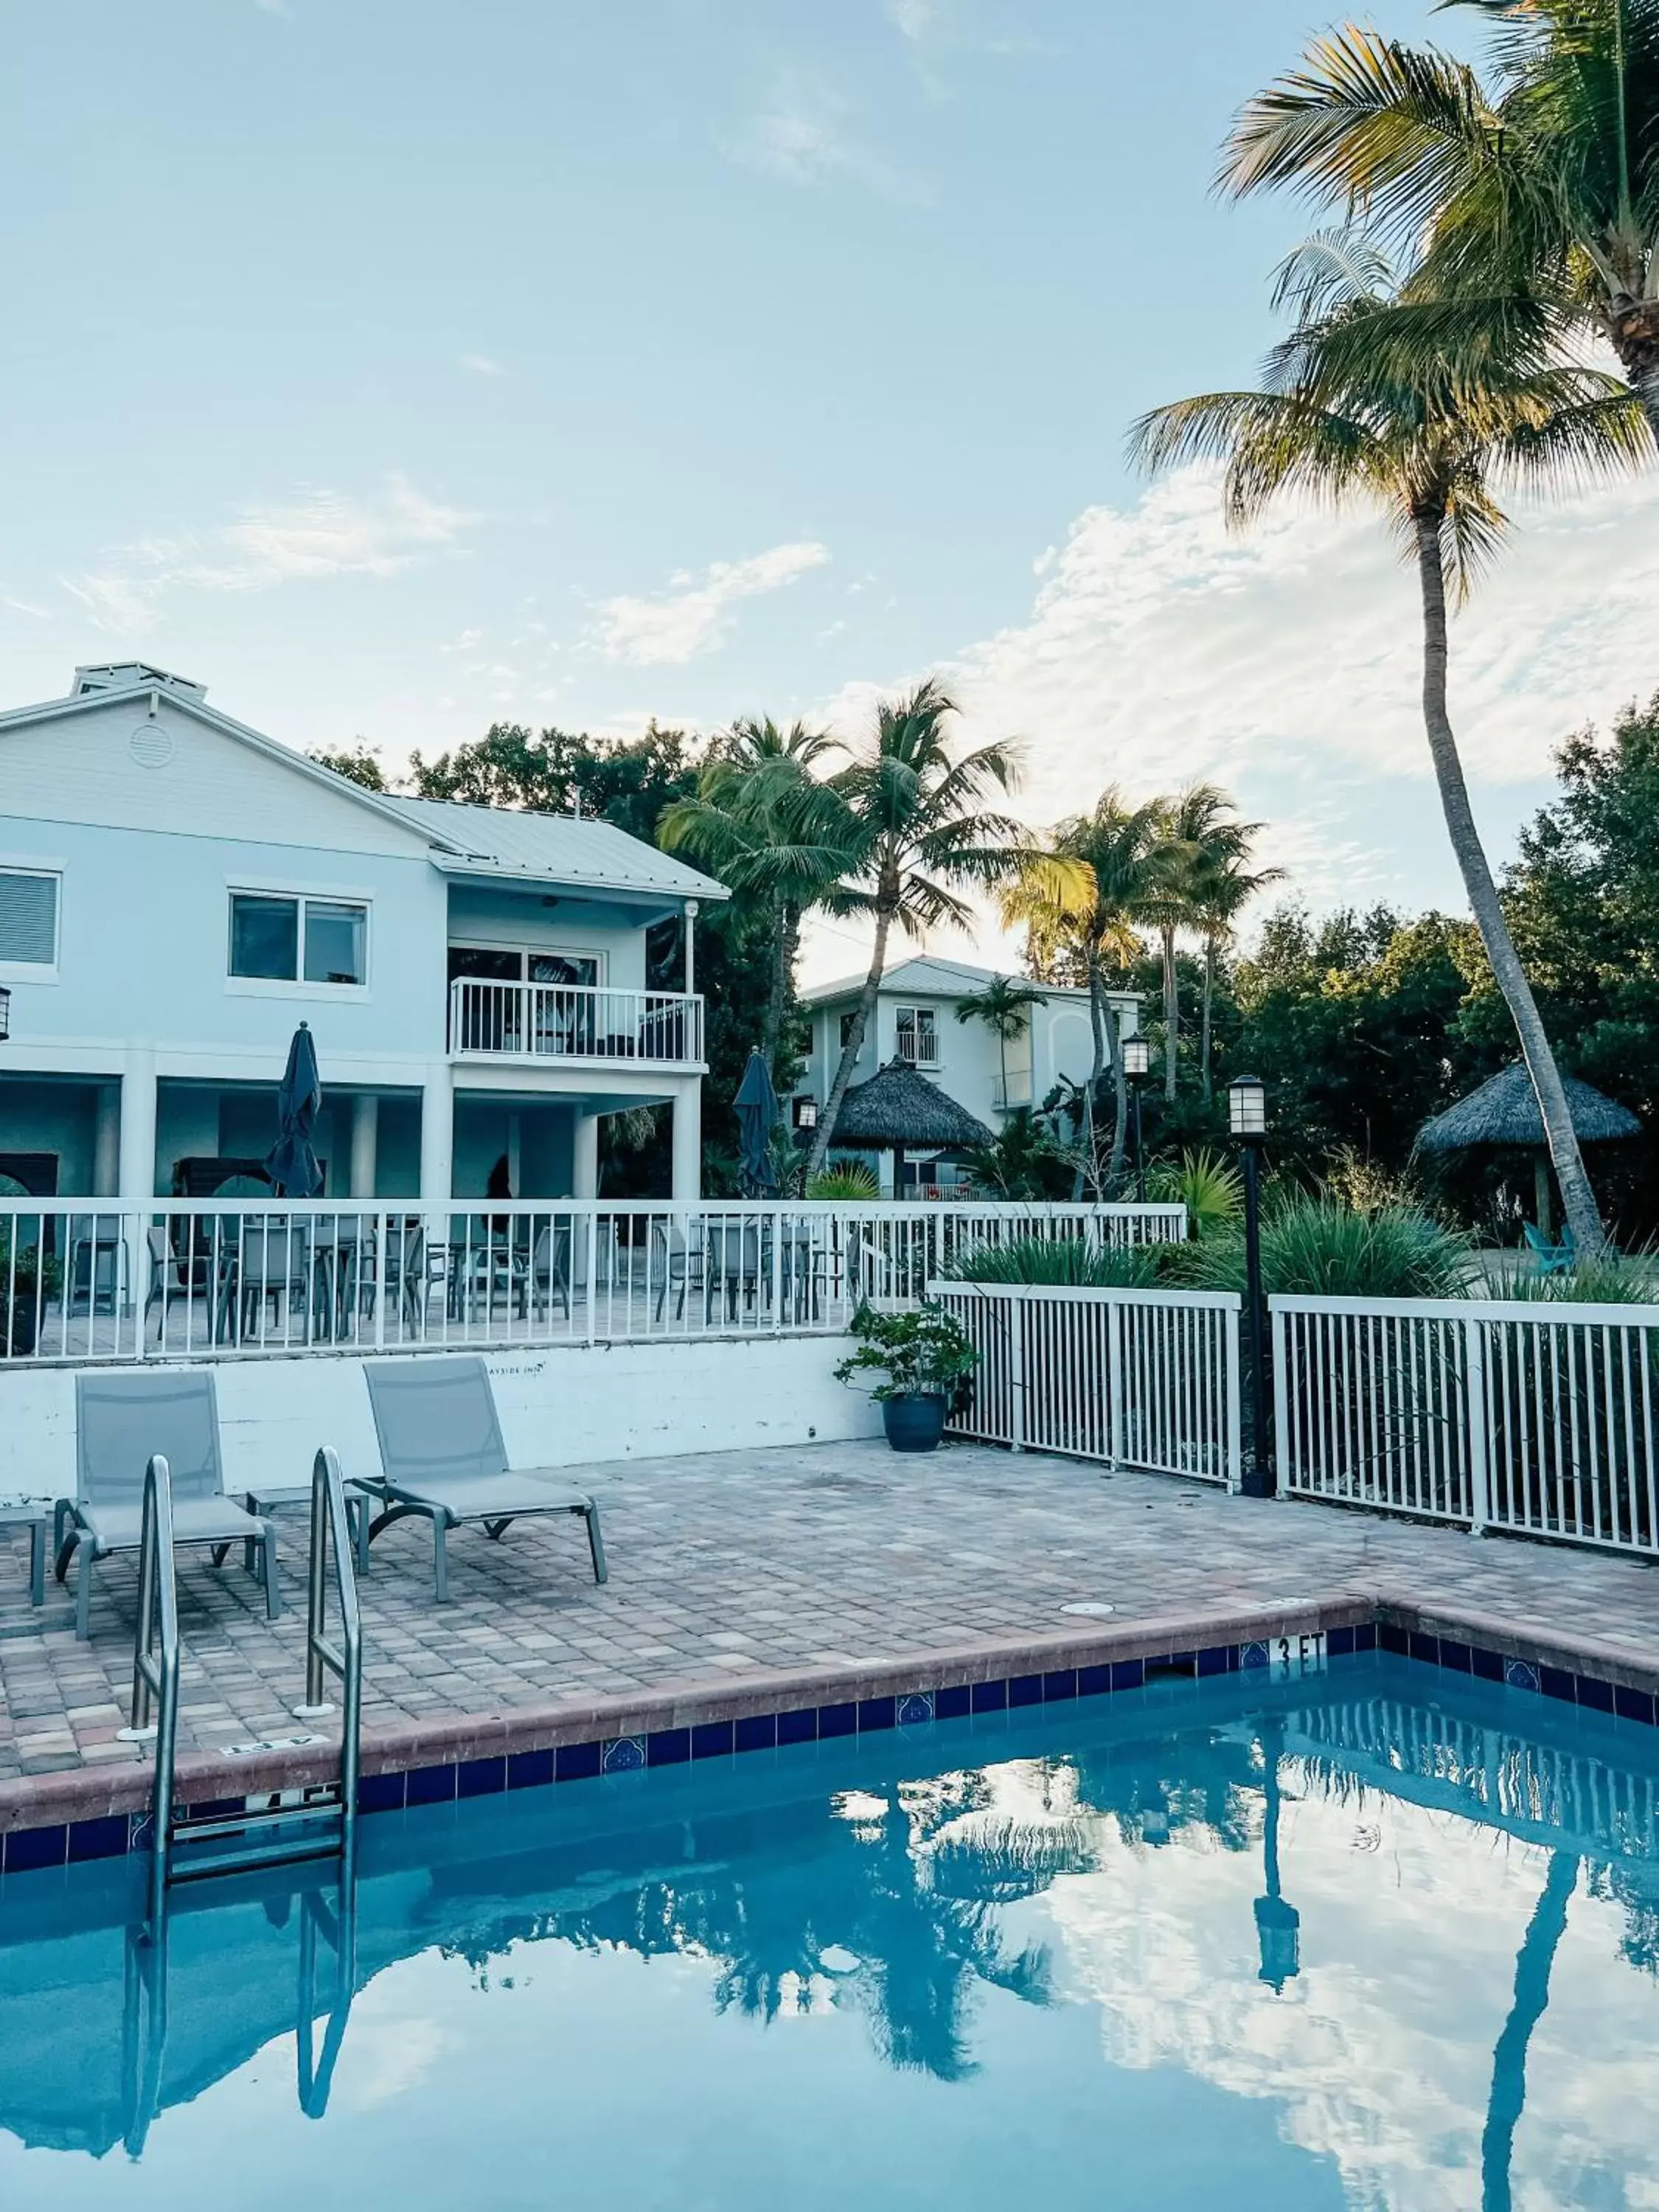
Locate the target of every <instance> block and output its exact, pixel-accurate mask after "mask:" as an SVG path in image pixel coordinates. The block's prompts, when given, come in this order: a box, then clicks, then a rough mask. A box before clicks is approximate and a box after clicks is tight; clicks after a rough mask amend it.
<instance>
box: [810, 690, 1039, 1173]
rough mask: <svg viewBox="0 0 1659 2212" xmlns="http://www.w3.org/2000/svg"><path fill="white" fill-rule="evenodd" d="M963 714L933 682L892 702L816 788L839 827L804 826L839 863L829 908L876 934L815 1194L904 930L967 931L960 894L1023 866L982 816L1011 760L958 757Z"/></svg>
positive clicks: (997, 754) (828, 1110) (816, 1156)
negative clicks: (955, 749) (955, 725)
mask: <svg viewBox="0 0 1659 2212" xmlns="http://www.w3.org/2000/svg"><path fill="white" fill-rule="evenodd" d="M956 711H957V710H956V708H955V706H954V704H953V702H951V699H950V698H949V697H948V696H947V695H946V694H945V690H944V689H943V687H942V686H941V685H940V684H938V683H937V682H935V681H934V680H933V678H929V679H928V680H927V682H926V683H923V684H918V685H917V686H916V688H915V690H914V691H912V692H910V693H909V694H908V696H905V697H903V698H900V699H896V700H884V701H883V702H881V704H880V705H879V706H878V708H877V709H876V722H875V727H874V729H873V730H872V731H871V732H870V733H869V735H868V737H867V738H866V740H865V741H864V742H863V744H860V745H859V746H858V747H856V748H855V749H854V750H853V757H852V759H851V761H850V762H849V763H848V766H847V767H845V768H843V769H840V770H838V771H837V773H836V775H832V776H831V777H830V778H829V780H828V782H827V783H825V784H823V785H820V786H817V791H818V792H819V793H821V794H823V801H824V803H825V804H826V805H828V806H829V808H831V809H833V810H834V814H833V818H832V819H829V820H828V821H825V820H824V819H823V818H822V809H820V808H814V809H813V810H811V812H810V813H809V815H808V816H807V817H806V819H805V829H806V831H807V832H808V838H809V842H810V843H811V844H812V845H813V846H814V848H815V849H817V851H818V852H820V853H825V852H828V851H829V850H832V849H836V850H839V852H840V853H841V854H842V865H841V867H840V869H839V870H838V872H837V880H836V885H835V888H834V890H832V891H830V892H829V894H828V895H827V896H826V897H825V898H824V900H823V903H824V904H825V905H826V906H828V907H829V908H831V909H832V910H833V911H834V912H836V913H838V914H865V915H869V916H870V917H871V919H872V921H873V922H874V923H875V943H874V945H873V947H872V951H871V956H870V969H869V972H868V974H867V975H866V977H865V979H864V988H863V990H862V991H861V992H860V994H859V1002H858V1006H857V1007H856V1009H855V1010H854V1015H853V1018H852V1021H851V1023H850V1024H849V1025H848V1032H847V1038H846V1042H844V1043H843V1044H842V1053H841V1060H840V1064H839V1065H838V1066H837V1067H836V1074H835V1080H834V1081H833V1082H832V1083H831V1084H830V1085H829V1097H828V1098H827V1099H826V1100H825V1101H824V1107H823V1114H822V1115H821V1116H820V1117H819V1121H818V1127H817V1136H816V1137H815V1138H814V1139H813V1143H812V1152H811V1158H810V1159H809V1160H808V1162H807V1166H806V1178H807V1181H808V1182H811V1179H812V1177H813V1176H815V1175H817V1173H818V1171H819V1170H820V1169H821V1168H822V1167H823V1162H824V1158H825V1156H826V1154H827V1153H828V1152H829V1141H830V1139H831V1137H832V1135H833V1134H834V1132H835V1127H836V1115H838V1114H839V1113H840V1111H841V1103H842V1099H843V1098H844V1097H846V1096H847V1086H848V1083H850V1082H851V1080H852V1076H853V1066H854V1062H855V1061H856V1060H857V1059H858V1056H859V1051H860V1047H861V1046H862V1044H863V1042H864V1033H865V1031H866V1029H867V1028H868V1026H869V1023H870V1017H871V1015H872V1013H873V1012H874V1011H875V1005H876V996H877V994H878V992H879V990H880V988H881V978H882V972H883V969H884V967H885V966H886V962H887V944H888V939H889V938H890V936H891V934H892V931H893V928H894V926H895V924H896V925H897V927H899V928H900V929H902V931H903V932H904V933H905V934H906V935H907V936H909V937H915V938H920V937H921V935H922V934H923V933H924V932H925V931H927V930H928V929H930V928H933V927H937V926H938V924H939V923H940V922H945V921H949V922H955V923H957V924H958V925H962V926H966V925H967V924H969V922H970V921H971V920H972V915H971V912H970V910H969V908H968V906H967V905H966V903H965V902H963V899H962V898H961V897H959V896H957V893H958V892H959V891H960V890H963V889H964V888H966V887H967V886H969V885H970V884H996V883H1000V882H1001V881H1002V880H1003V879H1004V878H1006V877H1007V876H1008V875H1010V874H1011V873H1012V872H1013V871H1014V870H1015V869H1017V868H1018V866H1020V862H1021V857H1022V848H1021V844H1020V840H1021V838H1022V836H1023V833H1022V831H1021V829H1020V827H1019V824H1018V823H1017V822H1014V821H1012V820H1011V819H1010V817H1008V816H1007V815H1006V814H1000V813H997V812H995V811H992V810H989V809H987V808H986V807H984V806H983V805H981V801H982V800H983V799H984V798H985V797H986V795H987V793H989V792H990V791H992V790H993V789H996V790H999V791H1007V790H1009V789H1010V788H1012V784H1013V781H1014V772H1015V771H1014V759H1013V754H1012V750H1011V749H1010V748H1009V747H1008V746H1007V745H1006V744H988V745H981V746H980V747H979V748H978V750H976V751H974V752H970V753H964V754H963V755H962V756H961V757H953V756H952V753H951V746H950V743H949V740H948V737H947V734H946V729H945V725H946V724H947V723H948V721H949V720H950V718H951V715H953V714H955V713H956ZM797 804H799V801H798V802H797Z"/></svg>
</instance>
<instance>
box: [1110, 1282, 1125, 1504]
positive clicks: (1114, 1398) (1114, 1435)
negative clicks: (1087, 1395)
mask: <svg viewBox="0 0 1659 2212" xmlns="http://www.w3.org/2000/svg"><path fill="white" fill-rule="evenodd" d="M1124 1314H1125V1308H1124V1305H1123V1303H1122V1301H1121V1299H1119V1298H1115V1297H1112V1296H1111V1295H1110V1294H1109V1293H1108V1296H1107V1299H1106V1448H1107V1451H1108V1453H1109V1456H1110V1463H1111V1465H1112V1466H1113V1467H1121V1466H1122V1464H1123V1320H1124Z"/></svg>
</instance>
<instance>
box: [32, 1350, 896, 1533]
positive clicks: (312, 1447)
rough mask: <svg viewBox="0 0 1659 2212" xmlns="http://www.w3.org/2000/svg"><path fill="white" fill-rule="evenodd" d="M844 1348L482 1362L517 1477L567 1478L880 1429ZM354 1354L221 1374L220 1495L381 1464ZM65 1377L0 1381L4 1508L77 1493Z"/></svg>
mask: <svg viewBox="0 0 1659 2212" xmlns="http://www.w3.org/2000/svg"><path fill="white" fill-rule="evenodd" d="M850 1344H851V1340H850V1339H848V1338H844V1337H829V1336H801V1337H764V1338H759V1337H757V1338H750V1339H743V1338H724V1337H709V1338H703V1339H701V1340H698V1341H697V1342H696V1343H684V1342H681V1343H659V1344H618V1345H611V1346H607V1345H592V1346H589V1345H559V1346H553V1347H551V1348H550V1349H548V1350H545V1351H532V1350H526V1351H517V1352H489V1353H486V1354H485V1364H486V1365H487V1366H488V1367H489V1372H490V1376H491V1380H492V1383H493V1384H494V1387H495V1402H496V1406H497V1407H498V1409H499V1411H500V1415H501V1434H502V1437H503V1439H504V1441H505V1443H506V1444H507V1456H508V1458H509V1460H510V1461H511V1462H512V1463H513V1465H514V1466H515V1467H574V1466H579V1465H582V1464H585V1463H588V1462H605V1461H609V1460H626V1459H653V1458H664V1457H672V1456H677V1455H681V1454H684V1453H689V1452H708V1451H742V1450H744V1449H750V1448H752V1447H757V1446H760V1445H765V1444H798V1443H811V1442H813V1441H814V1440H821V1441H836V1440H844V1439H846V1438H848V1437H863V1436H875V1435H878V1434H879V1433H880V1428H881V1421H880V1411H879V1408H878V1407H873V1406H872V1405H871V1403H870V1402H869V1401H868V1399H866V1397H865V1395H864V1394H863V1393H862V1392H861V1391H860V1390H854V1389H848V1387H847V1386H846V1385H845V1384H843V1383H837V1382H836V1380H835V1378H834V1376H833V1375H832V1373H831V1371H830V1370H832V1368H833V1367H834V1365H835V1364H836V1360H838V1359H839V1358H842V1356H843V1355H844V1353H845V1352H847V1351H848V1349H849V1348H850ZM363 1364H364V1363H363V1362H362V1360H361V1359H352V1358H327V1357H324V1358H301V1359H248V1360H242V1361H237V1360H224V1361H220V1362H217V1363H216V1364H215V1368H214V1372H215V1374H216V1378H217V1381H216V1391H217V1396H218V1402H219V1420H220V1431H221V1443H222V1453H223V1461H224V1468H225V1486H226V1488H227V1489H228V1491H230V1492H236V1491H237V1490H239V1489H240V1488H242V1487H243V1486H246V1484H248V1483H251V1482H254V1481H264V1482H285V1483H294V1484H302V1483H304V1482H307V1481H308V1480H310V1474H311V1462H312V1460H313V1456H314V1455H315V1453H316V1450H317V1448H318V1446H319V1444H324V1443H331V1444H332V1445H333V1446H334V1447H335V1449H337V1451H338V1452H339V1454H340V1458H341V1463H342V1465H343V1468H344V1470H345V1472H346V1474H347V1475H348V1476H349V1475H350V1474H352V1472H353V1471H354V1469H356V1468H371V1469H374V1468H378V1467H379V1464H380V1461H379V1454H378V1450H377V1447H376V1444H375V1440H374V1418H373V1416H372V1414H371V1413H370V1411H369V1404H368V1385H367V1384H366V1383H365V1382H364V1380H363ZM74 1489H75V1376H74V1373H73V1371H72V1370H69V1369H66V1368H36V1369H31V1370H23V1371H18V1372H15V1373H11V1374H7V1375H3V1376H0V1504H19V1503H21V1502H23V1501H25V1500H27V1499H31V1498H59V1497H66V1496H71V1495H73V1492H74Z"/></svg>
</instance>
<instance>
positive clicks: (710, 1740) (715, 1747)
mask: <svg viewBox="0 0 1659 2212" xmlns="http://www.w3.org/2000/svg"><path fill="white" fill-rule="evenodd" d="M733 1744H734V1738H733V1735H732V1723H731V1722H730V1721H699V1722H698V1723H697V1725H696V1728H694V1729H692V1731H691V1756H692V1758H693V1759H726V1758H729V1757H730V1756H731V1753H732V1748H733Z"/></svg>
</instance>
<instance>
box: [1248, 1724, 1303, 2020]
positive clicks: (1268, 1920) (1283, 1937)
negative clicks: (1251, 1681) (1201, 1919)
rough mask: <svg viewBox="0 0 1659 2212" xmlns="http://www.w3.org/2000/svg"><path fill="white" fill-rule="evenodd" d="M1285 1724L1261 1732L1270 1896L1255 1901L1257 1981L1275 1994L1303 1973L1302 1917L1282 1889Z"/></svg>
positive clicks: (1264, 1727) (1265, 1853) (1265, 1862)
mask: <svg viewBox="0 0 1659 2212" xmlns="http://www.w3.org/2000/svg"><path fill="white" fill-rule="evenodd" d="M1284 1733H1285V1731H1284V1724H1283V1723H1282V1722H1279V1721H1277V1720H1275V1721H1271V1722H1264V1723H1263V1724H1262V1729H1261V1761H1262V1786H1263V1791H1264V1795H1265V1797H1266V1806H1267V1817H1266V1820H1264V1821H1263V1823H1262V1832H1261V1857H1262V1864H1263V1872H1264V1874H1265V1875H1266V1880H1267V1895H1266V1896H1265V1897H1258V1898H1257V1899H1256V1900H1255V1936H1256V1942H1257V1944H1258V1945H1259V1946H1260V1948H1261V1966H1260V1967H1259V1968H1258V1970H1257V1973H1256V1979H1257V1980H1258V1981H1261V1982H1266V1983H1267V1986H1268V1988H1269V1989H1270V1990H1273V1992H1274V1994H1275V1995H1277V1994H1278V1993H1279V1990H1282V1989H1283V1988H1284V1986H1285V1983H1286V1982H1290V1981H1294V1980H1295V1978H1296V1977H1297V1974H1299V1973H1300V1972H1301V1971H1302V1938H1301V1929H1302V1916H1301V1914H1300V1913H1299V1912H1298V1911H1297V1909H1296V1907H1295V1905H1292V1904H1291V1902H1290V1900H1289V1899H1288V1898H1286V1897H1285V1895H1284V1894H1283V1893H1281V1891H1280V1889H1279V1802H1280V1793H1279V1759H1281V1757H1282V1756H1283V1754H1284Z"/></svg>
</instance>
